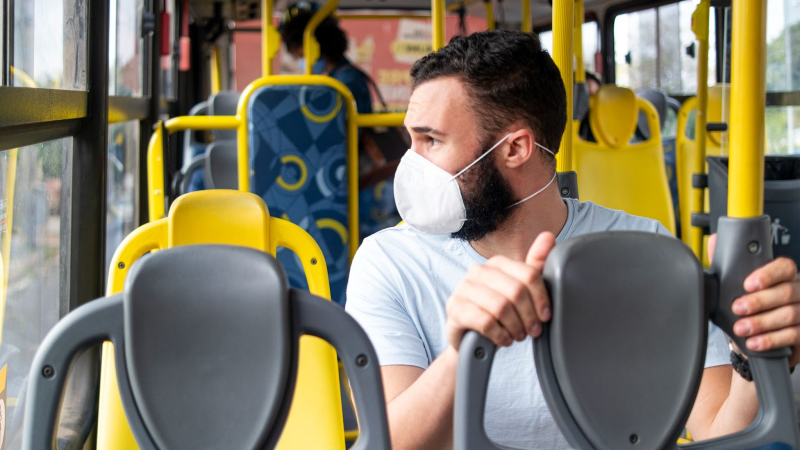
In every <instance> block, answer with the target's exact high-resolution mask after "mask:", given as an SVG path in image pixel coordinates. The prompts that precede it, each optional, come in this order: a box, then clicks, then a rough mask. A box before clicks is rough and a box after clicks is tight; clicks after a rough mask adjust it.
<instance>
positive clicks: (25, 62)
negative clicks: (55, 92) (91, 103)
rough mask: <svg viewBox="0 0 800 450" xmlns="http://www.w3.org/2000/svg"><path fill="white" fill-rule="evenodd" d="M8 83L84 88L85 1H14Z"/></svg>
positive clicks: (57, 87) (73, 88) (10, 18)
mask: <svg viewBox="0 0 800 450" xmlns="http://www.w3.org/2000/svg"><path fill="white" fill-rule="evenodd" d="M13 5H14V8H13V10H14V11H13V14H14V15H13V17H9V18H8V19H9V21H10V22H12V23H13V43H11V44H9V47H10V49H9V50H10V53H11V54H10V58H9V59H10V61H11V65H12V70H11V80H10V82H9V85H11V86H28V87H43V88H54V89H70V90H85V89H86V26H87V23H86V1H85V0H25V1H15V2H13Z"/></svg>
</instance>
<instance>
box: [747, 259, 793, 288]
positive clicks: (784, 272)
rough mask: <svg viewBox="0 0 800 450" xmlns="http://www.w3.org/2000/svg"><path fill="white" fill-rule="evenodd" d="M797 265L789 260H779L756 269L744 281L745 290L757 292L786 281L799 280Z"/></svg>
mask: <svg viewBox="0 0 800 450" xmlns="http://www.w3.org/2000/svg"><path fill="white" fill-rule="evenodd" d="M797 279H798V276H797V265H796V264H795V263H794V261H792V260H791V259H789V258H778V259H776V260H774V261H772V262H770V263H769V264H767V265H765V266H764V267H761V268H759V269H756V270H755V271H753V273H751V274H750V275H749V276H748V277H747V278H745V280H744V289H745V290H746V291H747V292H755V291H757V290H760V289H766V288H769V287H772V286H775V285H776V284H779V283H783V282H786V281H794V280H797Z"/></svg>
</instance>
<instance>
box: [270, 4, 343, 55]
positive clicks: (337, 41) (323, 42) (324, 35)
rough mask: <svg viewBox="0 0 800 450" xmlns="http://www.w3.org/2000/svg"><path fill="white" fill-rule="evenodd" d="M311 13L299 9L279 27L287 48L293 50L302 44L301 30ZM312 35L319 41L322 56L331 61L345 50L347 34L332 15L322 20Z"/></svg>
mask: <svg viewBox="0 0 800 450" xmlns="http://www.w3.org/2000/svg"><path fill="white" fill-rule="evenodd" d="M313 15H314V12H313V11H301V12H299V13H298V14H297V15H296V16H295V17H293V18H292V20H290V21H288V22H286V23H285V24H283V25H282V26H281V27H280V29H279V31H280V33H281V39H282V40H283V42H284V44H286V49H287V50H289V51H290V52H294V51H296V50H297V49H299V48H301V47H302V46H303V32H304V31H305V29H306V25H307V24H308V22H309V21H310V20H311V17H312V16H313ZM314 36H315V37H316V38H317V42H319V51H320V53H321V54H322V56H324V57H325V58H326V59H328V60H330V61H332V62H338V61H339V60H340V59H342V57H343V56H344V54H345V52H346V51H347V34H345V32H344V30H342V29H341V28H339V21H338V20H336V19H334V18H333V17H328V18H326V19H325V20H323V21H322V23H320V24H319V26H318V27H317V29H316V31H315V32H314Z"/></svg>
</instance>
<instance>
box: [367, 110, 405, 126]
mask: <svg viewBox="0 0 800 450" xmlns="http://www.w3.org/2000/svg"><path fill="white" fill-rule="evenodd" d="M404 120H406V115H405V113H391V114H388V113H387V114H359V115H357V116H356V126H358V127H360V128H366V127H402V126H403V121H404Z"/></svg>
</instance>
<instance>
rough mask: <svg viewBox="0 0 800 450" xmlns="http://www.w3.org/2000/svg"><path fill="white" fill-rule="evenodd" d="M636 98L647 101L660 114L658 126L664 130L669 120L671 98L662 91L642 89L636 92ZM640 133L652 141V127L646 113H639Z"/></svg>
mask: <svg viewBox="0 0 800 450" xmlns="http://www.w3.org/2000/svg"><path fill="white" fill-rule="evenodd" d="M636 96H637V97H639V98H641V99H644V100H647V101H648V102H650V104H651V105H653V107H655V108H656V112H657V113H658V126H659V127H661V129H662V130H663V129H664V122H665V121H666V120H667V108H668V107H669V97H667V94H665V93H664V91H662V90H660V89H651V88H642V89H637V90H636ZM638 127H639V132H640V133H641V134H642V136H643V137H644V138H645V139H650V126H649V124H648V123H647V116H645V113H644V111H639V123H638Z"/></svg>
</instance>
